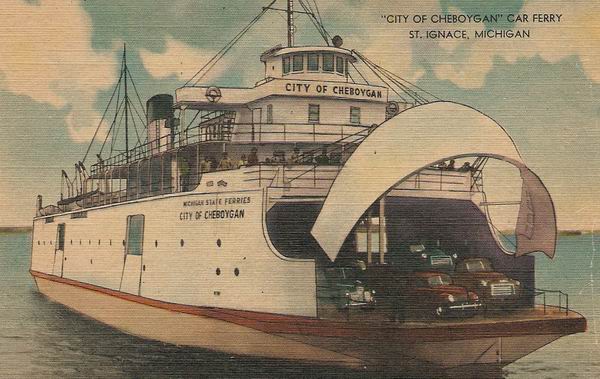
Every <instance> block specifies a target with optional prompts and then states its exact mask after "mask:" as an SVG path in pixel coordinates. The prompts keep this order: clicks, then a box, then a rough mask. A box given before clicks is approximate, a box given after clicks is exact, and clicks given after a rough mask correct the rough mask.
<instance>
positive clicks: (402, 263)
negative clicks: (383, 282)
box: [391, 243, 457, 272]
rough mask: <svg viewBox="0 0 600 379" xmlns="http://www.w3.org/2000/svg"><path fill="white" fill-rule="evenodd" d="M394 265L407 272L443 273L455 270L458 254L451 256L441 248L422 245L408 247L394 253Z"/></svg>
mask: <svg viewBox="0 0 600 379" xmlns="http://www.w3.org/2000/svg"><path fill="white" fill-rule="evenodd" d="M391 256H392V257H393V259H394V262H393V263H394V264H396V265H398V266H399V267H401V268H403V269H405V270H406V271H443V272H452V271H453V270H454V260H455V259H456V258H457V256H456V254H453V255H450V254H448V253H447V252H445V251H443V250H442V249H440V248H439V247H434V246H428V245H425V244H422V243H415V244H410V245H406V246H405V247H404V248H401V249H400V251H398V252H392V254H391Z"/></svg>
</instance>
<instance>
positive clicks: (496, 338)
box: [34, 273, 585, 369]
mask: <svg viewBox="0 0 600 379" xmlns="http://www.w3.org/2000/svg"><path fill="white" fill-rule="evenodd" d="M34 277H35V279H36V283H37V286H38V289H39V290H40V292H41V293H43V294H45V295H46V296H48V297H49V298H50V299H52V300H54V301H57V302H59V303H62V304H64V305H66V306H67V307H69V308H72V309H73V310H75V311H77V312H80V313H82V314H84V315H87V316H89V317H92V318H94V319H96V320H98V321H100V322H103V323H105V324H107V325H110V326H113V327H115V328H117V329H119V330H121V331H123V332H125V333H129V334H132V335H136V336H138V337H142V338H148V339H152V340H158V341H162V342H166V343H171V344H175V345H180V346H193V347H199V348H204V349H209V350H213V351H220V352H224V353H228V354H238V355H249V356H255V357H263V358H275V359H285V360H292V361H299V362H310V363H316V364H323V365H339V366H344V367H351V368H363V367H378V368H382V367H388V368H396V369H401V368H403V367H406V368H410V367H412V366H414V365H415V364H422V363H427V364H429V365H432V367H442V368H452V367H459V366H467V365H474V364H477V365H479V364H490V365H498V366H503V365H506V364H509V363H511V362H514V361H515V360H517V359H519V358H521V357H523V356H525V355H527V354H529V353H531V352H533V351H535V350H537V349H539V348H541V347H543V346H545V345H546V344H548V343H550V342H552V341H554V340H556V339H558V338H560V337H562V336H564V335H565V334H569V333H574V332H576V331H577V330H579V329H581V328H585V320H584V319H583V318H582V317H581V316H580V315H579V314H577V313H575V312H572V313H571V316H570V317H567V318H565V317H564V313H561V312H559V311H556V313H555V312H554V311H553V310H550V311H549V312H548V314H546V315H542V314H540V313H539V312H538V313H535V312H531V313H530V314H529V316H528V317H525V318H524V317H523V315H522V314H521V315H519V317H520V318H521V320H520V321H518V322H517V321H512V320H510V317H509V320H508V321H506V317H505V321H504V322H500V321H498V320H496V321H494V320H487V321H486V322H485V323H482V322H480V321H479V322H472V323H470V324H469V323H467V324H464V323H463V325H462V326H461V327H460V328H458V329H459V331H453V330H452V329H453V326H452V325H448V324H438V325H435V324H434V325H429V326H427V327H425V328H423V326H422V325H421V326H419V325H413V326H412V327H409V329H408V330H407V328H406V326H404V327H402V328H386V330H385V334H386V335H387V340H383V339H382V337H381V335H379V334H377V335H375V337H374V338H372V339H369V338H367V339H365V338H356V337H353V338H348V337H344V336H338V337H332V336H328V335H324V336H320V335H319V334H320V333H319V332H318V331H317V332H315V331H313V332H309V331H308V330H309V329H310V327H306V329H305V331H304V332H303V331H302V329H303V328H302V325H301V324H302V323H304V324H305V325H309V324H313V326H314V323H315V322H316V321H317V320H315V319H305V320H297V322H293V321H291V320H290V321H289V322H287V323H286V322H285V321H282V320H278V316H277V315H271V316H269V315H267V314H244V313H238V312H231V311H228V310H222V309H216V308H202V307H190V306H185V305H178V304H171V303H166V302H160V301H154V300H151V299H146V298H142V297H139V296H133V295H128V294H124V293H120V292H116V291H110V290H105V289H101V288H96V287H94V286H90V285H86V284H84V283H78V282H74V281H70V280H67V279H61V278H57V277H52V276H47V275H44V274H41V273H34ZM259 319H260V320H262V321H260V322H259V321H258V320H259ZM244 324H245V325H253V327H250V326H244ZM268 324H271V325H270V326H266V327H265V325H268ZM286 324H287V325H286ZM507 325H509V327H507ZM454 326H457V325H454ZM326 327H327V328H328V330H329V332H330V333H329V334H336V331H335V330H334V328H331V327H330V326H326ZM269 329H271V331H269ZM286 329H287V331H286ZM423 329H426V330H425V333H424V330H423ZM427 329H429V330H427ZM338 332H340V331H338ZM395 332H398V334H397V335H395ZM460 332H463V333H464V334H462V335H459V333H460ZM326 334H327V333H326ZM340 334H343V332H342V333H340ZM407 334H408V335H409V336H410V335H411V334H412V335H413V338H410V337H409V338H406V336H407ZM415 338H416V339H419V340H420V341H419V342H414V341H410V340H411V339H413V340H414V339H415ZM428 339H430V340H428ZM402 340H404V341H409V342H408V343H403V342H402ZM418 362H420V363H418Z"/></svg>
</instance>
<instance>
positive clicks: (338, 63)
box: [335, 57, 344, 75]
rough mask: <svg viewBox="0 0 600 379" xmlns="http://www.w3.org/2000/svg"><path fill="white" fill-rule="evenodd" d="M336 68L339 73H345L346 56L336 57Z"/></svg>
mask: <svg viewBox="0 0 600 379" xmlns="http://www.w3.org/2000/svg"><path fill="white" fill-rule="evenodd" d="M335 70H336V71H337V72H338V74H342V75H343V74H344V58H342V57H335Z"/></svg>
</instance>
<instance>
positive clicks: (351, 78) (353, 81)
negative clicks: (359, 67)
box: [348, 73, 356, 84]
mask: <svg viewBox="0 0 600 379" xmlns="http://www.w3.org/2000/svg"><path fill="white" fill-rule="evenodd" d="M348 77H349V78H350V80H352V83H354V84H356V80H354V78H353V77H352V75H350V73H348Z"/></svg>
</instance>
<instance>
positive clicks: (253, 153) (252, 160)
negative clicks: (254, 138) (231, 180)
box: [248, 147, 258, 166]
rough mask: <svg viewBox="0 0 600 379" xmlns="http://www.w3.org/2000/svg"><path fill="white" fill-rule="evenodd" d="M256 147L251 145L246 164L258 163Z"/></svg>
mask: <svg viewBox="0 0 600 379" xmlns="http://www.w3.org/2000/svg"><path fill="white" fill-rule="evenodd" d="M257 151H258V149H257V148H256V147H253V148H252V150H251V151H250V155H248V166H256V165H257V164H258V155H257Z"/></svg>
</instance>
